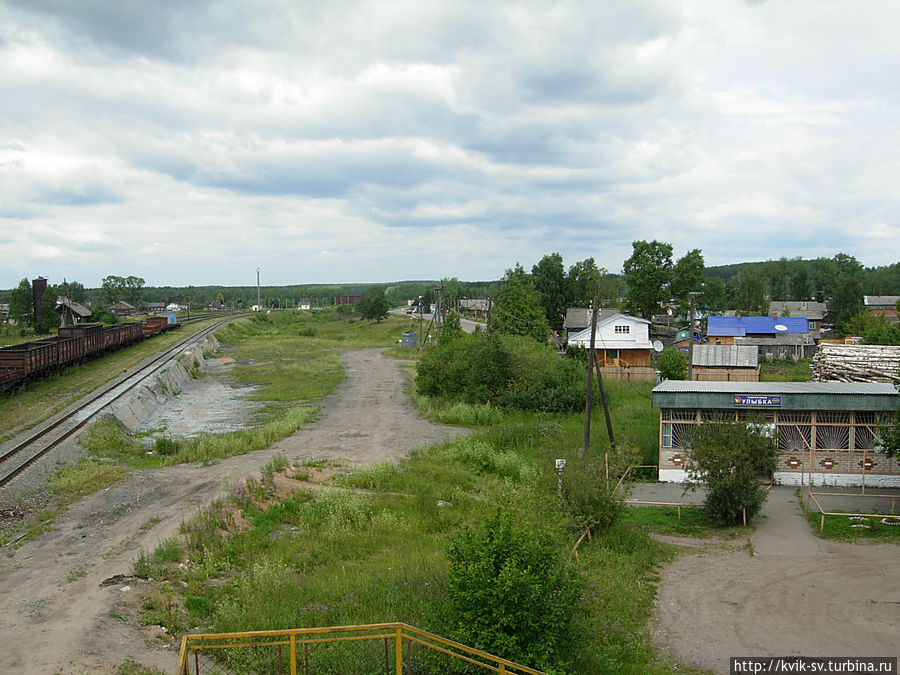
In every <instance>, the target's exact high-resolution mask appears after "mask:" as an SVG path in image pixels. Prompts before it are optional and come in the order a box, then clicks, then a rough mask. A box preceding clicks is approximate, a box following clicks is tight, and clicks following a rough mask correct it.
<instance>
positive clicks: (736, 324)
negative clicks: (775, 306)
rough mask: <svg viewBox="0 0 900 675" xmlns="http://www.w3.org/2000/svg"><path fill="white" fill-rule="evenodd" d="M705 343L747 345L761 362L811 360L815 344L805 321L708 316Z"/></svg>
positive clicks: (798, 318) (767, 317)
mask: <svg viewBox="0 0 900 675" xmlns="http://www.w3.org/2000/svg"><path fill="white" fill-rule="evenodd" d="M706 341H707V343H708V344H711V345H750V346H754V347H757V348H758V350H759V355H760V358H763V357H764V358H768V359H791V358H796V359H800V358H807V357H812V355H813V353H815V350H816V343H815V340H813V338H812V337H811V336H810V334H809V322H808V320H807V319H806V318H805V317H800V316H797V317H794V316H784V317H779V318H778V319H776V318H775V317H771V316H742V315H740V314H738V315H736V316H711V317H709V318H708V319H707V329H706Z"/></svg>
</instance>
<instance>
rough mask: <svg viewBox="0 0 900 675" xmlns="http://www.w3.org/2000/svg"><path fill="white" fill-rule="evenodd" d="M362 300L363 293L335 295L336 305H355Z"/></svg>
mask: <svg viewBox="0 0 900 675" xmlns="http://www.w3.org/2000/svg"><path fill="white" fill-rule="evenodd" d="M360 300H362V296H361V295H336V296H334V304H335V305H355V304H356V303H357V302H359V301H360Z"/></svg>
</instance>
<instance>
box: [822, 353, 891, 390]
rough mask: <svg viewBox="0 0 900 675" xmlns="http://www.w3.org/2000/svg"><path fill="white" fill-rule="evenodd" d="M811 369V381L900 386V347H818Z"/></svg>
mask: <svg viewBox="0 0 900 675" xmlns="http://www.w3.org/2000/svg"><path fill="white" fill-rule="evenodd" d="M812 370H813V376H812V379H813V382H893V383H895V384H896V383H900V347H893V346H882V345H831V344H820V345H819V347H818V348H817V349H816V355H815V356H814V357H813V361H812Z"/></svg>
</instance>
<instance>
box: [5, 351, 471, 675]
mask: <svg viewBox="0 0 900 675" xmlns="http://www.w3.org/2000/svg"><path fill="white" fill-rule="evenodd" d="M342 361H343V363H344V367H345V369H346V372H347V379H346V380H345V381H344V382H343V383H342V384H341V385H340V386H339V388H338V390H337V391H336V392H335V393H334V394H332V395H331V396H329V397H328V398H327V399H325V401H324V402H323V406H322V413H321V416H320V419H319V421H317V422H315V423H313V424H311V425H309V426H308V427H306V428H305V429H302V430H301V431H299V432H298V433H296V434H294V435H293V436H292V437H290V438H288V439H285V440H284V441H282V442H280V443H278V444H277V445H276V446H275V447H273V448H271V449H269V450H264V451H260V452H255V453H252V454H248V455H242V456H239V457H232V458H230V459H227V460H224V461H222V462H220V463H218V464H215V465H213V466H199V465H190V466H175V467H170V468H166V469H159V470H155V471H139V472H136V473H134V474H132V475H131V476H130V477H129V478H128V479H126V480H124V481H122V482H121V483H119V484H118V485H115V486H113V487H111V488H109V489H107V490H105V491H102V492H98V493H95V494H93V495H90V496H89V497H86V498H85V499H83V500H81V501H80V502H79V503H77V504H75V505H74V506H73V507H72V508H70V509H69V511H68V512H67V513H66V514H65V515H64V516H61V517H60V518H58V519H57V522H56V526H55V527H54V528H53V530H52V531H51V532H48V533H46V534H44V535H41V536H40V537H39V538H38V539H36V540H34V541H31V542H28V543H26V544H24V545H23V546H22V547H21V548H19V549H18V550H7V551H5V552H4V555H3V558H2V563H0V565H2V568H0V673H5V674H13V673H97V672H104V668H109V667H110V666H115V665H117V664H119V663H121V662H122V661H124V660H125V659H126V658H132V659H134V660H136V661H138V662H140V663H143V664H145V665H148V666H155V667H158V668H162V669H164V670H166V671H171V669H172V668H174V665H175V661H176V657H177V655H176V654H175V653H174V652H172V651H166V650H163V649H160V648H158V647H157V648H154V647H152V646H148V645H147V644H145V636H146V634H145V633H144V632H143V631H142V630H141V629H140V627H139V626H138V625H137V624H136V622H135V621H134V620H133V619H132V618H129V617H128V616H127V615H125V614H123V612H122V611H120V609H119V607H120V606H121V605H122V600H123V598H127V597H128V594H129V593H131V594H133V592H134V591H133V589H132V588H129V585H128V584H126V585H123V584H116V585H111V586H101V585H100V584H101V582H103V581H104V580H105V579H108V578H110V577H112V576H113V575H116V574H126V575H127V574H130V573H131V569H132V563H133V561H134V560H135V558H136V556H137V554H138V552H139V551H140V550H141V549H146V550H152V549H153V548H155V547H156V546H157V545H158V544H159V543H160V542H161V541H163V540H165V539H166V538H167V537H169V536H171V535H173V534H174V533H176V532H177V529H178V525H179V524H180V523H181V521H182V520H183V519H185V518H188V517H190V516H191V515H192V514H193V513H195V512H196V511H197V509H198V508H200V506H202V505H204V504H206V503H209V502H210V501H212V500H213V499H215V498H216V497H218V496H219V495H220V494H221V492H222V490H223V485H224V484H226V483H233V482H236V481H237V480H238V479H240V478H242V477H244V476H246V475H248V474H250V473H252V472H254V471H256V470H258V469H260V468H261V467H263V466H264V465H265V464H266V463H267V462H268V461H269V460H270V459H271V458H272V457H273V456H274V455H276V454H277V453H284V454H286V455H287V456H288V457H289V458H291V459H296V460H299V461H302V460H307V459H337V460H341V462H342V463H344V464H347V465H353V464H358V463H368V462H372V461H376V460H381V459H398V458H401V457H403V456H405V455H406V454H408V453H409V451H411V450H413V449H415V448H416V447H417V446H418V445H420V444H423V443H424V444H435V443H440V442H442V441H444V440H445V439H447V438H448V437H450V436H452V435H453V434H456V433H465V430H460V429H454V428H451V427H441V426H435V425H432V424H429V423H428V422H426V421H425V420H423V419H422V418H420V417H419V416H418V415H417V414H416V411H415V409H414V408H413V407H412V404H411V403H410V401H409V398H408V396H407V395H406V393H405V391H406V387H407V386H408V383H407V379H406V377H405V376H404V374H403V372H402V369H401V366H400V363H398V362H397V361H394V360H390V359H383V358H381V353H380V350H375V349H372V350H363V351H359V352H351V353H347V354H344V355H343V356H342ZM203 384H204V380H203V379H200V380H197V381H196V383H194V384H193V385H192V386H203ZM201 400H202V397H201Z"/></svg>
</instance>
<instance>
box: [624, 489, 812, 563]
mask: <svg viewBox="0 0 900 675" xmlns="http://www.w3.org/2000/svg"><path fill="white" fill-rule="evenodd" d="M628 498H629V499H630V500H636V501H648V502H671V503H679V504H702V503H703V500H704V498H705V491H704V490H703V489H698V490H697V491H696V492H687V493H685V492H684V486H683V485H681V484H679V483H635V484H634V485H633V487H632V490H631V493H630V494H629V495H628ZM753 525H754V527H755V529H754V530H753V533H752V535H751V543H752V545H753V551H754V552H755V553H756V555H782V556H783V555H791V556H813V555H816V553H818V551H819V540H818V539H817V538H816V536H815V535H814V534H813V532H812V529H811V528H810V526H809V525H808V524H807V522H806V519H805V518H804V517H803V512H802V511H801V509H800V500H799V498H798V497H797V488H794V487H784V486H777V485H776V486H773V487H772V489H771V490H770V492H769V498H768V499H767V500H766V503H765V505H764V506H763V508H762V511H761V512H760V513H759V514H758V515H757V516H756V518H754V519H753Z"/></svg>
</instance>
